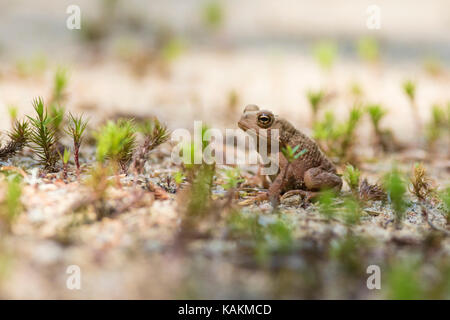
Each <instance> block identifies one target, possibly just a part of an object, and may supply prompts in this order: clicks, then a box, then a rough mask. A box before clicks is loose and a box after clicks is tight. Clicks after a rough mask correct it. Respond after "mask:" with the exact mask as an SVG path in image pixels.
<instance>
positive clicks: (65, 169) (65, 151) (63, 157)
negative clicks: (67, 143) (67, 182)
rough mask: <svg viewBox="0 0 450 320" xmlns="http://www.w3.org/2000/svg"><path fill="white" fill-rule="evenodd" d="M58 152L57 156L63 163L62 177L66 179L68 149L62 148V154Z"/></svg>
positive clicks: (68, 157)
mask: <svg viewBox="0 0 450 320" xmlns="http://www.w3.org/2000/svg"><path fill="white" fill-rule="evenodd" d="M58 154H59V157H60V159H61V162H62V164H63V178H64V179H67V173H68V166H69V160H70V151H69V150H67V149H64V154H61V153H60V152H59V151H58Z"/></svg>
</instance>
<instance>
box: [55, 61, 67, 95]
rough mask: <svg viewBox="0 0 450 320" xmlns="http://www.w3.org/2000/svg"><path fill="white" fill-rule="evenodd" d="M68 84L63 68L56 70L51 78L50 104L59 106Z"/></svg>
mask: <svg viewBox="0 0 450 320" xmlns="http://www.w3.org/2000/svg"><path fill="white" fill-rule="evenodd" d="M67 83H68V73H67V70H66V69H65V68H61V67H60V68H58V69H57V70H56V72H55V75H54V77H53V92H52V104H53V103H56V104H61V103H63V102H64V99H65V95H66V94H65V90H66V88H67Z"/></svg>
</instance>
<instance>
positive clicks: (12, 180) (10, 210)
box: [0, 175, 22, 231]
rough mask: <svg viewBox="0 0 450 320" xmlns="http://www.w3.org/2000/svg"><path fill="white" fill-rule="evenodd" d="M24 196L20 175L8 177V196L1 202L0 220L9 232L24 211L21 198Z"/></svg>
mask: <svg viewBox="0 0 450 320" xmlns="http://www.w3.org/2000/svg"><path fill="white" fill-rule="evenodd" d="M21 195H22V186H21V182H20V178H19V176H18V175H12V176H9V177H8V183H7V188H6V194H5V197H4V199H3V201H1V202H0V218H1V220H3V221H4V223H5V224H6V227H7V230H9V231H10V230H11V226H12V224H13V223H14V221H15V220H16V218H17V216H18V215H19V214H20V212H21V210H22V205H21V202H20V197H21Z"/></svg>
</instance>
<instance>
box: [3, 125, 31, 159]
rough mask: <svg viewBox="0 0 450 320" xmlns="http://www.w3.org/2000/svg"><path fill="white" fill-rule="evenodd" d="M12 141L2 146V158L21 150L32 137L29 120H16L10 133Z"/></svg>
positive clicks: (7, 157)
mask: <svg viewBox="0 0 450 320" xmlns="http://www.w3.org/2000/svg"><path fill="white" fill-rule="evenodd" d="M8 136H9V139H10V141H9V142H8V143H7V144H6V145H5V146H4V147H1V146H0V160H7V159H9V158H10V157H12V156H14V155H15V154H17V153H18V152H20V151H21V150H22V149H23V148H24V147H25V146H26V145H27V144H28V141H29V139H30V129H29V126H28V122H27V121H16V122H15V123H14V126H13V128H12V130H11V132H9V133H8Z"/></svg>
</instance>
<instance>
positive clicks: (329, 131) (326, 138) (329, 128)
mask: <svg viewBox="0 0 450 320" xmlns="http://www.w3.org/2000/svg"><path fill="white" fill-rule="evenodd" d="M362 115H363V110H362V109H361V108H359V107H358V106H357V105H356V106H354V107H353V108H352V109H351V110H350V114H349V118H348V119H347V120H346V121H344V122H341V123H337V122H336V119H335V116H334V114H333V112H332V111H328V112H326V113H325V117H324V119H323V120H322V121H318V122H317V123H316V125H315V126H314V138H315V139H316V140H317V141H318V142H319V144H320V145H321V147H322V148H323V149H324V150H325V151H326V152H327V153H328V154H330V155H331V156H335V157H337V158H338V159H340V161H348V160H349V159H351V158H352V150H353V145H354V141H355V131H356V128H357V125H358V124H359V122H360V119H361V117H362Z"/></svg>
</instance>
